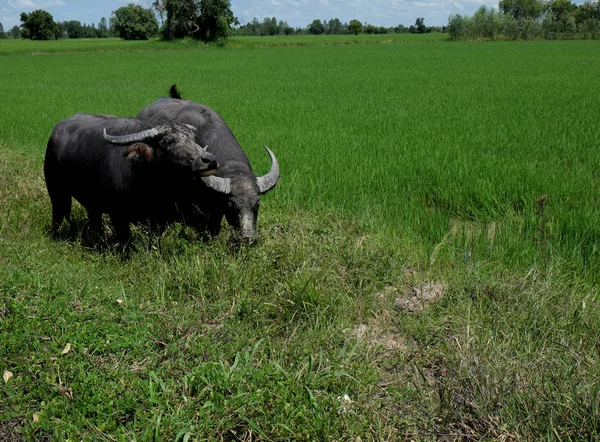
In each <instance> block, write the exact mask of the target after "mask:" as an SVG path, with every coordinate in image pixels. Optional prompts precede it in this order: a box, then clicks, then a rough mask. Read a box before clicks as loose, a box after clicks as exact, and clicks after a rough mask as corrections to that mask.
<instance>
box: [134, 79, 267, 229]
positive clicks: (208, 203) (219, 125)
mask: <svg viewBox="0 0 600 442" xmlns="http://www.w3.org/2000/svg"><path fill="white" fill-rule="evenodd" d="M171 97H172V98H164V97H163V98H160V99H158V100H157V101H155V102H154V103H152V104H150V105H148V106H146V107H145V108H143V109H142V110H141V111H140V113H139V114H138V115H137V118H139V119H141V120H144V121H147V122H148V123H150V124H160V123H162V122H163V121H168V120H175V121H178V122H179V123H187V124H191V125H193V126H194V127H196V128H197V130H196V132H195V138H196V143H198V144H200V145H202V146H208V147H207V150H208V151H209V152H211V153H213V154H214V155H215V156H216V157H217V161H218V163H219V169H218V170H217V172H216V173H215V175H213V176H209V177H204V178H201V180H200V181H201V182H202V184H201V185H199V186H197V188H196V190H195V193H196V195H195V197H194V198H193V199H192V200H191V201H189V203H190V205H195V206H197V207H198V208H199V209H200V211H201V212H202V213H203V214H204V215H205V216H206V218H207V221H206V222H207V225H206V226H205V227H206V228H207V230H208V233H209V234H211V235H216V234H218V233H219V231H220V229H221V220H222V218H223V216H225V218H226V219H227V222H228V223H229V224H230V225H231V226H232V227H234V228H235V229H236V230H237V231H238V232H239V234H240V236H241V239H242V240H244V241H251V240H254V239H256V236H257V232H256V224H257V219H258V206H259V203H260V198H259V195H262V194H264V193H266V192H268V191H269V190H271V189H272V188H273V187H275V185H276V184H277V181H278V180H279V164H278V162H277V159H276V158H275V155H274V154H273V152H271V150H270V149H269V148H268V147H267V146H265V149H266V150H267V152H268V154H269V156H270V157H271V170H270V171H269V173H267V174H266V175H264V176H260V177H257V176H256V175H255V174H254V173H253V172H252V167H251V166H250V161H249V160H248V157H247V156H246V154H245V153H244V151H243V150H242V147H241V146H240V144H239V143H238V141H237V140H236V139H235V136H234V135H233V133H231V130H229V128H228V127H227V125H226V124H225V122H224V121H223V119H222V118H221V117H220V116H219V114H217V113H216V112H215V111H214V110H212V109H210V108H208V107H206V106H204V105H202V104H199V103H195V102H193V101H187V100H182V99H181V97H180V95H179V92H178V91H177V89H176V88H175V85H173V86H172V87H171Z"/></svg>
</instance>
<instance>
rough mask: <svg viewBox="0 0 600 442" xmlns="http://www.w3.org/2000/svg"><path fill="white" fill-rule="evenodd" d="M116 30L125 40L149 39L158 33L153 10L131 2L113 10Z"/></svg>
mask: <svg viewBox="0 0 600 442" xmlns="http://www.w3.org/2000/svg"><path fill="white" fill-rule="evenodd" d="M113 16H114V18H115V21H114V23H113V26H114V29H115V32H116V33H117V35H118V36H119V37H121V38H122V39H124V40H148V39H149V38H152V37H155V36H156V35H157V34H158V22H157V21H156V17H154V14H153V13H152V10H150V9H146V8H142V7H141V6H140V5H134V4H133V3H129V4H128V5H127V6H123V7H121V8H119V9H117V10H116V11H113Z"/></svg>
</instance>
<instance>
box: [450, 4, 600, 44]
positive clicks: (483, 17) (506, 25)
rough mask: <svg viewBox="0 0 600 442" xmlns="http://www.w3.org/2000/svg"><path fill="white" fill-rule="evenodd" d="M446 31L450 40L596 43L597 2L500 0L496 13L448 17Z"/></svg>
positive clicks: (485, 10) (599, 12)
mask: <svg viewBox="0 0 600 442" xmlns="http://www.w3.org/2000/svg"><path fill="white" fill-rule="evenodd" d="M447 29H448V34H449V35H450V39H452V40H480V39H483V40H494V39H502V40H518V39H536V38H542V39H550V40H556V39H576V38H577V39H600V0H596V1H595V2H594V1H590V0H588V1H586V2H584V3H583V4H581V5H576V4H574V3H571V1H570V0H549V1H544V0H500V2H499V3H498V9H497V10H496V9H494V8H486V7H485V6H480V7H479V9H478V10H477V11H476V12H475V14H473V16H471V17H469V16H466V15H460V14H453V15H450V17H449V19H448V26H447Z"/></svg>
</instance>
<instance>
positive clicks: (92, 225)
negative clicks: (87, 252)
mask: <svg viewBox="0 0 600 442" xmlns="http://www.w3.org/2000/svg"><path fill="white" fill-rule="evenodd" d="M87 213H88V220H89V228H88V234H87V237H88V240H89V241H90V242H91V243H92V244H94V245H97V243H98V240H99V239H100V238H101V237H102V232H103V229H102V212H97V211H95V210H90V209H87Z"/></svg>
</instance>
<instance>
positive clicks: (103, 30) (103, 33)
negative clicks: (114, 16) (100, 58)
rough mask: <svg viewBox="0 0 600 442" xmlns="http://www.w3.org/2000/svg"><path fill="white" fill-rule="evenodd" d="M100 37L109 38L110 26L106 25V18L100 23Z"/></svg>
mask: <svg viewBox="0 0 600 442" xmlns="http://www.w3.org/2000/svg"><path fill="white" fill-rule="evenodd" d="M98 37H99V38H107V37H108V25H107V24H106V17H102V18H101V19H100V21H99V22H98Z"/></svg>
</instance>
